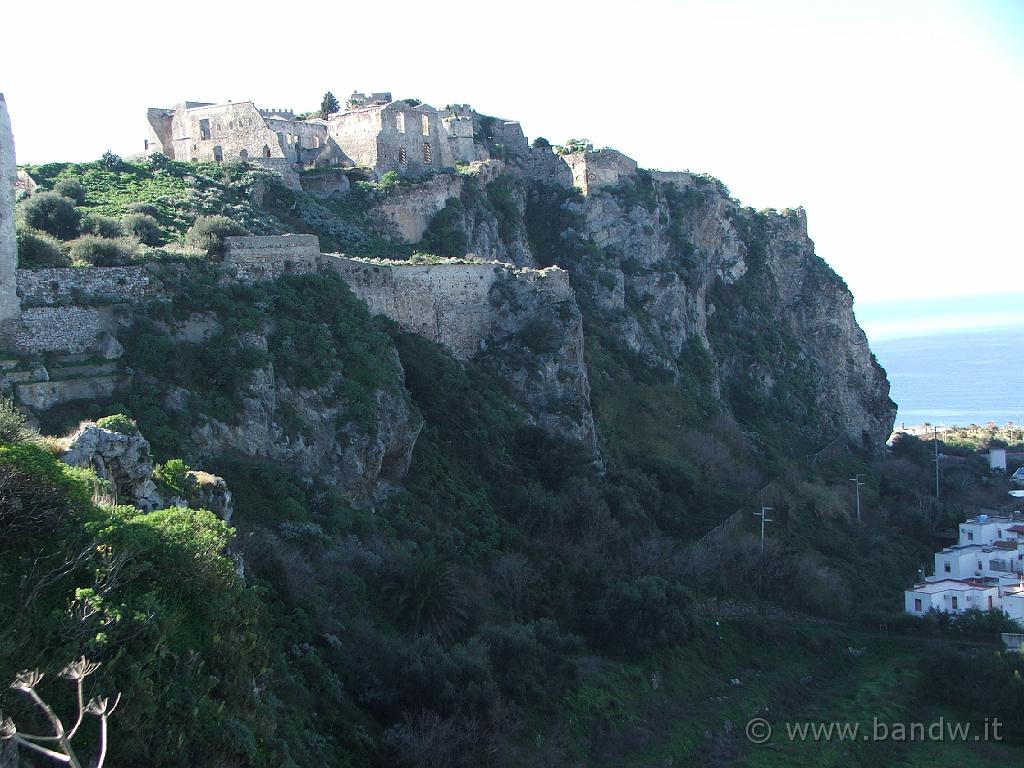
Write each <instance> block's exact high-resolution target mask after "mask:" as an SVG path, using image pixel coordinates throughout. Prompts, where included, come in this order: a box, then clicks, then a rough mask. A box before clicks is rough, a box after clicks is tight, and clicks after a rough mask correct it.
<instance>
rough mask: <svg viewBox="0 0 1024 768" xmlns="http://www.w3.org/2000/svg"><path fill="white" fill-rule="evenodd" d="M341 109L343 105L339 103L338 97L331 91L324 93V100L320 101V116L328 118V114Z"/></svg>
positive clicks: (324, 118)
mask: <svg viewBox="0 0 1024 768" xmlns="http://www.w3.org/2000/svg"><path fill="white" fill-rule="evenodd" d="M339 109H341V105H340V104H339V103H338V98H337V97H336V96H335V95H334V94H333V93H331V92H330V91H327V93H325V94H324V98H323V101H321V102H320V112H319V113H318V114H319V116H320V118H321V119H323V120H326V119H327V116H328V115H330V114H332V113H334V112H337V111H338V110H339Z"/></svg>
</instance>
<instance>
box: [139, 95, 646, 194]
mask: <svg viewBox="0 0 1024 768" xmlns="http://www.w3.org/2000/svg"><path fill="white" fill-rule="evenodd" d="M147 118H148V121H149V137H148V138H147V139H146V145H145V146H146V151H147V152H149V153H153V152H162V153H163V154H165V155H167V156H168V157H170V158H172V159H175V160H185V161H190V160H195V161H213V162H218V163H223V162H230V161H233V160H247V161H249V162H252V163H255V164H258V165H262V166H263V167H265V168H268V169H270V170H272V171H274V172H276V173H278V174H279V175H280V176H282V178H283V179H284V181H285V183H287V184H288V185H289V186H292V187H293V188H296V189H298V188H299V187H300V185H301V187H302V188H305V189H307V190H309V191H311V192H324V193H329V192H332V191H344V190H345V189H347V188H348V181H347V179H346V178H344V176H343V174H342V173H341V170H340V169H345V168H361V169H365V170H367V171H371V172H372V173H373V175H375V176H376V177H377V178H380V177H381V176H382V175H383V174H385V173H387V172H389V171H395V172H397V173H399V174H401V175H403V176H405V175H408V176H422V175H425V174H428V173H431V172H437V171H444V170H450V169H453V168H455V167H456V165H459V164H468V163H475V162H486V161H488V160H501V161H503V162H505V163H506V164H508V165H510V166H512V167H514V168H517V169H518V171H519V172H521V173H523V174H525V175H527V176H530V177H534V178H539V179H542V180H544V181H547V182H550V183H554V184H558V185H560V186H566V187H568V186H571V185H573V184H575V186H577V187H579V188H580V189H581V190H582V191H583V193H584V194H587V193H588V191H589V190H590V189H591V188H594V189H596V188H599V187H605V186H611V185H614V184H615V183H617V181H618V180H619V179H620V178H622V177H623V176H629V175H632V174H634V173H636V163H635V162H634V161H633V160H631V159H630V158H628V157H626V156H625V155H622V154H621V153H619V152H616V151H614V150H598V151H596V152H595V151H587V152H579V153H573V154H570V155H565V156H559V155H555V154H554V152H553V151H552V150H551V148H550V147H547V146H540V147H532V146H530V144H529V142H528V141H527V139H526V136H525V134H524V133H523V129H522V126H521V125H520V124H519V123H518V122H517V121H515V120H505V119H502V118H496V117H491V116H488V115H482V114H480V113H478V112H476V111H475V110H473V108H472V107H470V106H469V105H468V104H450V105H448V106H446V107H445V108H444V109H441V110H438V109H435V108H434V107H432V106H430V105H429V104H423V103H422V102H419V101H417V100H415V99H399V100H397V101H396V100H394V99H393V98H392V96H391V93H389V92H379V93H377V92H375V93H371V94H369V95H367V94H364V93H359V92H356V93H353V94H352V95H351V96H350V97H349V98H348V99H347V100H346V102H345V106H344V107H343V108H342V109H341V111H339V112H336V113H334V114H331V115H328V116H327V119H326V120H324V119H319V118H312V119H308V120H300V119H297V118H296V117H295V114H294V112H293V111H292V110H287V109H269V110H268V109H259V108H257V107H256V105H255V104H254V103H253V102H251V101H241V102H228V103H227V104H207V103H200V102H183V103H181V104H178V105H177V106H176V107H174V108H173V109H150V110H149V111H148V113H147ZM312 168H317V169H326V170H327V171H330V169H335V170H334V171H330V173H333V176H332V177H331V178H330V179H327V178H325V177H324V175H323V174H319V175H317V174H312V175H311V174H303V175H302V176H301V177H300V174H299V171H302V170H307V169H312Z"/></svg>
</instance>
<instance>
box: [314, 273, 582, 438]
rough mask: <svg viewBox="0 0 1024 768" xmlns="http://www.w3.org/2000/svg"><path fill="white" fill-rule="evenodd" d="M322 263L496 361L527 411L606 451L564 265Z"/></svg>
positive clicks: (431, 333) (389, 306)
mask: <svg viewBox="0 0 1024 768" xmlns="http://www.w3.org/2000/svg"><path fill="white" fill-rule="evenodd" d="M323 261H324V264H325V265H326V266H328V267H329V268H330V269H333V270H335V271H337V272H338V273H339V274H340V275H341V276H342V277H343V278H344V279H345V281H346V282H347V283H348V285H349V287H350V288H351V290H352V291H353V293H355V294H356V295H357V296H359V297H360V298H362V299H363V300H364V301H365V302H366V304H367V307H368V308H369V310H370V312H372V313H373V314H380V315H384V316H386V317H388V318H390V319H391V320H393V321H394V322H396V323H398V325H400V326H401V327H402V328H404V329H405V330H407V331H410V332H412V333H416V334H418V335H420V336H423V337H425V338H427V339H429V340H431V341H434V342H437V343H438V344H441V345H442V346H444V347H446V348H447V349H448V350H449V351H450V352H451V353H452V354H453V355H454V356H455V357H456V358H458V359H460V360H469V359H471V358H475V359H478V360H480V361H482V362H484V363H485V364H488V365H491V366H493V367H495V368H496V369H497V370H498V371H499V373H500V374H501V376H502V377H503V378H504V379H505V380H506V381H508V382H509V384H510V385H511V386H510V387H509V392H510V394H511V395H512V397H513V398H514V399H515V400H516V401H517V402H518V403H519V404H520V405H521V406H523V408H524V412H525V415H526V416H527V418H529V419H530V420H531V421H532V422H533V423H535V424H537V425H538V426H541V427H543V428H545V429H548V430H549V431H551V432H554V433H556V434H559V435H562V436H564V437H569V438H572V439H575V440H580V441H582V442H583V443H584V445H585V446H586V447H587V448H588V449H589V450H590V452H591V453H592V454H593V455H594V456H595V457H596V456H597V455H598V454H599V448H598V441H597V432H596V429H595V426H594V417H593V413H592V411H591V408H590V384H589V381H588V379H587V369H586V364H585V362H584V359H583V324H582V315H581V314H580V310H579V306H578V305H577V303H576V296H575V293H574V292H573V289H572V286H571V284H570V282H569V276H568V274H567V273H566V272H565V270H563V269H558V268H548V269H541V270H538V269H525V268H516V267H513V266H511V265H509V264H500V263H496V262H478V263H442V264H430V265H408V264H403V263H401V262H383V261H369V260H361V259H347V258H344V257H340V256H325V257H324V260H323Z"/></svg>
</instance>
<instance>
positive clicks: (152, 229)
mask: <svg viewBox="0 0 1024 768" xmlns="http://www.w3.org/2000/svg"><path fill="white" fill-rule="evenodd" d="M121 224H123V225H124V228H125V230H126V231H127V232H128V234H130V235H133V236H134V237H136V238H137V239H138V241H139V242H140V243H142V244H144V245H152V246H160V245H163V244H164V233H163V231H162V230H161V229H160V224H159V222H157V220H156V219H154V218H153V217H152V216H151V215H150V214H148V213H129V214H128V215H127V216H125V217H124V218H123V219H121Z"/></svg>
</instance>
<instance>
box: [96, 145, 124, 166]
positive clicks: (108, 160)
mask: <svg viewBox="0 0 1024 768" xmlns="http://www.w3.org/2000/svg"><path fill="white" fill-rule="evenodd" d="M100 162H101V163H103V167H104V168H110V169H111V170H117V169H118V168H120V167H121V165H122V164H123V161H122V160H121V156H120V155H115V154H114V153H113V152H111V151H110V150H109V149H108V150H107V151H106V152H104V153H103V156H102V157H101V158H100Z"/></svg>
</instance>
